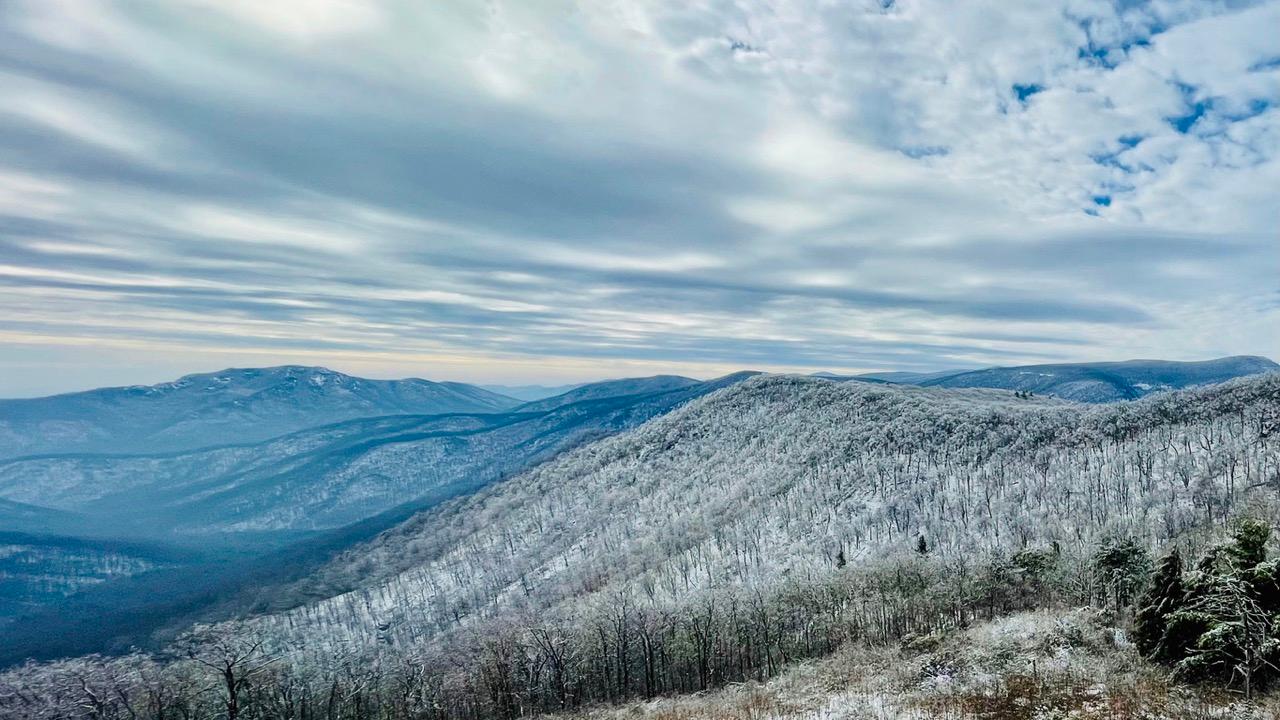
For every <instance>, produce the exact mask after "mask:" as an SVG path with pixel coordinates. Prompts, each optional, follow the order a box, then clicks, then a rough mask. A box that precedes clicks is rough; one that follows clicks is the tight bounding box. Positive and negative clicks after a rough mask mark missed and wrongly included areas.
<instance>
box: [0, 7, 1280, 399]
mask: <svg viewBox="0 0 1280 720" xmlns="http://www.w3.org/2000/svg"><path fill="white" fill-rule="evenodd" d="M0 98H3V101H2V102H0V395H2V396H20V395H35V394H43V393H48V392H54V391H61V390H70V389H78V388H84V387H91V386H96V385H102V384H118V383H133V382H156V381H160V380H165V379H170V378H171V377H174V376H176V375H180V374H183V373H186V372H194V371H203V370H214V369H218V368H221V367H226V366H235V365H238V366H246V365H267V364H281V363H305V364H323V365H328V366H330V367H333V368H335V369H339V370H344V371H348V372H353V373H362V374H366V375H372V376H378V377H387V376H405V375H416V376H421V377H428V378H433V379H457V380H475V381H555V382H559V381H567V380H578V379H583V380H585V379H595V378H600V377H611V376H621V375H638V374H652V373H655V372H679V373H684V374H690V375H695V376H703V377H705V376H711V375H716V374H720V373H722V372H727V371H730V370H734V369H739V368H755V369H763V370H805V371H808V370H818V369H826V370H849V371H852V370H870V369H906V370H932V369H941V368H950V367H972V366H981V365H993V364H1020V363H1033V362H1046V361H1052V360H1088V359H1126V358H1132V357H1162V358H1169V359H1203V358H1208V357H1214V356H1220V355H1228V354H1246V353H1248V354H1263V355H1270V356H1273V357H1276V356H1280V239H1278V236H1277V227H1278V224H1280V223H1278V221H1280V2H1261V3H1250V2H1208V1H1206V0H1187V1H1185V2H1179V1H1177V0H1163V1H1161V2H1154V3H1143V2H1133V1H1127V0H1126V1H1122V2H1114V3H1113V2H1100V1H1096V0H1037V1H1035V2H964V3H956V2H954V1H953V0H937V1H933V0H923V1H920V0H898V1H897V2H894V1H893V0H867V1H862V2H859V1H856V0H854V1H849V2H834V1H831V0H813V1H810V0H794V1H793V0H777V1H774V2H748V1H746V0H742V1H740V2H715V1H712V2H686V1H685V0H672V1H671V2H638V1H634V2H633V1H631V0H589V1H588V0H584V2H582V3H579V4H574V3H560V2H554V1H552V0H547V1H539V2H529V1H528V0H512V1H510V2H503V1H496V2H478V1H477V2H461V1H459V2H421V1H420V0H414V1H405V2H394V1H391V0H388V1H386V2H373V1H372V0H368V1H359V2H357V1H354V0H353V1H351V2H345V1H342V0H287V1H286V0H271V1H270V2H261V1H260V0H207V1H204V2H194V1H192V2H178V1H174V0H163V1H162V0H156V1H155V2H117V3H111V2H92V1H90V0H68V1H66V2H56V1H54V0H30V1H24V0H9V1H8V2H2V3H0Z"/></svg>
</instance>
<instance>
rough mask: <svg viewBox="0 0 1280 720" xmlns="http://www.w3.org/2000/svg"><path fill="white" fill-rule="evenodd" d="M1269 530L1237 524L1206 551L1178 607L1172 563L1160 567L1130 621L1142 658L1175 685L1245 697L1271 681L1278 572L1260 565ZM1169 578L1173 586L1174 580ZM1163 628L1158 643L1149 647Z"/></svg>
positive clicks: (1277, 642) (1277, 657) (1277, 644)
mask: <svg viewBox="0 0 1280 720" xmlns="http://www.w3.org/2000/svg"><path fill="white" fill-rule="evenodd" d="M1270 538H1271V527H1270V526H1269V525H1268V524H1266V523H1264V522H1261V521H1258V520H1251V519H1246V520H1242V521H1240V523H1239V524H1238V525H1237V526H1236V529H1235V532H1234V533H1233V535H1232V539H1231V542H1230V543H1228V544H1226V545H1221V546H1217V547H1213V548H1210V549H1209V551H1208V552H1206V553H1205V555H1204V557H1203V558H1201V559H1200V561H1199V562H1198V563H1197V564H1196V569H1195V570H1194V571H1193V572H1192V573H1191V574H1190V575H1189V576H1188V578H1187V581H1186V583H1185V586H1186V590H1185V592H1184V593H1183V595H1182V598H1181V600H1177V599H1176V594H1175V591H1176V590H1177V588H1178V586H1179V585H1181V584H1182V583H1181V578H1180V572H1175V565H1176V566H1178V567H1180V562H1181V561H1180V560H1177V561H1175V559H1173V558H1172V557H1171V556H1172V555H1173V553H1170V556H1166V557H1165V558H1164V559H1162V560H1161V563H1160V567H1159V568H1158V569H1157V570H1156V572H1155V573H1154V575H1153V578H1152V581H1151V585H1150V587H1149V589H1148V591H1147V593H1146V594H1145V595H1144V596H1143V602H1142V607H1141V608H1140V610H1139V612H1138V616H1137V618H1135V627H1134V638H1135V642H1136V643H1138V647H1139V649H1140V650H1142V651H1143V653H1144V654H1147V655H1148V656H1151V657H1154V658H1155V659H1158V660H1161V661H1164V662H1167V663H1170V664H1173V665H1174V671H1175V675H1176V677H1178V678H1179V679H1181V680H1185V681H1189V682H1204V681H1213V682H1218V683H1222V684H1224V685H1227V686H1229V687H1233V688H1237V689H1240V690H1242V691H1243V692H1244V693H1245V694H1246V695H1251V694H1252V693H1253V692H1254V691H1255V690H1256V689H1257V688H1259V687H1261V686H1263V685H1265V684H1266V683H1267V682H1268V681H1269V680H1271V679H1272V678H1273V677H1274V676H1275V674H1276V670H1277V661H1280V635H1277V629H1278V625H1280V618H1278V617H1277V609H1280V582H1278V578H1280V572H1278V569H1280V564H1278V563H1277V561H1274V560H1272V561H1268V560H1267V559H1266V556H1267V548H1266V546H1267V542H1268V541H1269V540H1270ZM1175 578H1177V580H1175ZM1161 622H1163V624H1164V629H1163V632H1162V634H1161V638H1160V641H1159V643H1158V644H1157V645H1156V646H1155V647H1154V648H1153V649H1150V650H1149V648H1151V645H1150V643H1151V639H1152V637H1153V635H1154V633H1155V631H1156V629H1157V628H1158V627H1159V625H1160V623H1161Z"/></svg>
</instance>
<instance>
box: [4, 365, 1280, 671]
mask: <svg viewBox="0 0 1280 720" xmlns="http://www.w3.org/2000/svg"><path fill="white" fill-rule="evenodd" d="M1276 370H1280V365H1276V364H1275V363H1273V362H1271V361H1270V360H1267V359H1265V358H1259V357H1232V358H1222V359H1218V360H1211V361H1206V362H1196V363H1180V362H1165V361H1152V360H1138V361H1130V362H1120V363H1082V364H1057V365H1031V366H1022V367H1010V368H990V369H985V370H955V371H947V372H938V373H901V372H889V373H870V374H865V375H861V376H856V377H851V376H843V375H834V374H831V373H819V374H816V376H817V378H821V379H822V380H825V381H827V382H822V381H821V380H819V379H814V380H810V381H808V382H812V383H816V384H817V385H819V386H822V385H831V384H839V385H844V384H845V383H846V381H856V382H852V383H849V384H850V385H851V386H853V385H865V384H868V383H869V384H874V385H876V386H884V387H883V388H882V389H885V390H895V391H896V390H899V389H902V388H893V387H891V386H894V385H919V386H925V388H932V387H936V388H944V389H950V388H994V389H997V390H1004V391H1018V392H1024V393H1034V394H1035V396H1037V398H1041V399H1039V400H1032V401H1031V404H1032V405H1040V404H1041V403H1046V404H1049V405H1053V406H1055V407H1057V406H1062V407H1077V408H1078V406H1072V405H1071V403H1068V402H1065V401H1068V400H1069V401H1083V402H1094V403H1098V402H1110V401H1114V400H1127V399H1134V398H1139V397H1142V396H1144V395H1147V394H1150V393H1154V392H1156V391H1160V390H1173V389H1178V388H1185V387H1189V386H1195V385H1206V384H1211V383H1217V382H1220V381H1223V380H1228V379H1231V378H1235V377H1239V376H1244V375H1255V374H1259V373H1266V372H1270V371H1276ZM755 374H758V373H749V372H744V373H735V374H733V375H729V376H725V377H723V378H718V379H716V380H710V381H699V380H695V379H692V378H687V377H681V376H675V375H659V376H653V377H647V378H628V379H621V380H610V381H605V382H598V383H589V384H585V385H580V386H574V387H572V388H571V389H568V390H566V391H565V392H562V393H559V394H557V395H553V396H550V397H537V398H534V399H531V400H528V401H525V402H521V400H520V399H517V398H516V397H513V396H508V395H505V394H500V393H495V392H493V391H492V390H490V389H485V388H481V387H477V386H474V385H466V384H462V383H437V382H429V381H426V380H416V379H411V380H396V381H383V380H367V379H363V378H356V377H352V376H349V375H344V374H342V373H337V372H333V371H330V370H326V369H324V368H311V367H299V366H286V367H276V368H262V369H235V370H225V371H222V372H219V373H208V374H200V375H189V376H187V377H184V378H182V379H180V380H178V381H175V382H171V383H164V384H160V385H155V386H137V387H126V388H106V389H101V390H93V391H88V392H82V393H72V394H68V395H59V396H54V397H49V398H37V399H31V400H5V401H0V533H3V532H8V533H11V534H21V535H22V537H21V541H20V542H19V541H16V540H15V541H14V542H13V543H10V544H11V545H12V547H14V548H18V549H17V550H14V551H13V553H11V554H12V555H13V558H14V559H13V561H12V562H10V563H9V565H8V566H7V567H8V568H9V569H8V570H5V569H4V568H0V572H4V573H7V575H5V576H4V582H0V625H4V624H5V619H6V618H5V615H6V614H7V615H8V619H10V620H12V619H14V618H15V617H16V616H17V615H18V614H19V613H20V612H29V611H33V610H34V611H40V612H44V613H45V614H44V615H42V617H43V620H41V621H40V622H34V621H33V623H18V624H16V625H15V624H10V627H11V630H12V629H13V628H25V629H28V630H30V631H31V632H30V635H29V636H25V639H24V640H23V643H22V644H21V647H24V648H32V647H38V646H40V645H41V643H47V637H46V635H45V634H44V632H43V630H42V628H45V627H47V623H49V622H54V621H55V620H56V619H57V618H58V617H59V616H60V614H61V613H64V612H67V613H70V614H69V615H68V617H72V618H78V619H77V620H75V622H77V623H80V624H78V625H76V629H75V630H74V631H67V632H66V633H63V635H66V636H67V637H72V638H73V639H74V638H80V639H83V640H84V643H85V644H84V645H83V647H82V646H80V645H75V643H72V645H75V647H72V645H65V644H64V645H65V647H63V649H64V650H69V651H77V652H78V651H80V650H82V649H84V648H91V647H92V646H93V642H95V641H94V638H95V637H98V635H95V633H97V632H99V630H98V626H101V632H103V633H107V632H114V631H112V630H111V627H110V626H111V623H108V622H107V621H106V620H105V619H104V618H105V617H106V615H104V614H103V613H104V612H106V610H105V609H110V608H116V607H119V606H122V605H127V606H128V607H131V608H134V609H133V610H131V611H130V612H132V613H133V614H132V615H129V617H130V618H132V619H131V620H128V621H127V622H126V621H122V622H126V624H127V623H138V624H140V625H146V624H147V623H151V622H152V621H151V620H150V619H149V618H151V617H152V616H153V615H154V616H155V618H157V622H158V621H160V620H162V619H163V618H164V617H166V612H169V611H165V610H162V609H157V608H156V607H154V606H153V603H155V602H169V601H173V602H179V604H183V603H185V604H184V605H183V607H185V608H187V610H184V611H183V612H187V611H188V610H190V609H191V608H198V607H203V606H204V605H202V603H207V602H211V601H210V600H208V598H207V597H206V598H205V599H202V600H197V599H194V598H193V597H191V596H190V595H189V588H188V586H190V588H200V589H201V592H205V591H206V590H208V591H209V592H210V593H213V595H216V596H217V597H218V598H221V600H219V601H220V602H221V601H225V600H226V598H227V597H228V593H230V595H231V596H237V593H239V592H241V591H240V590H238V589H236V588H239V587H240V586H241V585H243V584H244V583H246V582H258V581H262V582H266V581H268V580H270V581H271V582H276V581H279V580H280V576H281V573H283V574H284V575H290V574H294V573H299V572H304V571H305V570H306V569H307V568H310V567H314V566H315V564H316V563H318V562H323V561H324V560H326V559H327V558H329V557H331V556H332V555H333V553H336V552H341V551H342V550H344V549H346V548H348V547H352V546H353V545H355V544H356V543H359V542H361V541H364V540H367V539H369V538H371V537H373V536H374V535H376V534H377V533H379V532H382V531H384V530H387V529H389V528H393V527H395V526H396V525H397V524H398V523H401V522H402V521H404V520H406V519H407V518H409V517H411V516H413V515H414V514H415V513H420V512H422V511H424V510H428V509H430V508H433V507H436V506H438V505H441V504H442V503H445V502H447V501H451V500H455V499H457V498H465V497H467V496H470V495H472V494H474V493H476V492H478V491H482V490H484V489H485V488H488V487H491V486H494V485H495V484H497V483H499V481H502V480H505V479H507V478H510V477H512V476H516V475H519V474H520V473H522V472H525V471H528V470H529V469H530V468H534V467H537V466H539V465H541V464H543V463H546V462H556V461H557V458H560V457H561V456H563V455H564V453H565V452H566V451H568V450H572V449H575V448H583V447H588V446H590V447H599V448H608V447H611V446H609V445H606V444H597V443H596V441H598V440H601V439H603V438H606V437H609V436H611V435H614V434H617V433H619V432H622V431H626V430H629V429H631V428H635V427H637V426H639V425H642V424H644V423H646V422H647V421H649V420H651V419H654V418H657V417H660V416H664V415H666V414H668V413H670V412H671V411H673V410H675V409H676V408H679V407H682V406H684V405H686V404H688V403H689V401H691V400H693V399H696V398H700V397H703V396H705V395H709V394H711V393H713V392H715V391H717V390H720V389H722V388H727V387H728V386H731V385H736V384H738V383H739V382H740V381H742V380H744V379H746V378H748V377H750V376H752V375H755ZM753 387H759V388H766V387H775V386H773V385H768V384H764V385H754V386H753ZM776 387H785V385H777V386H776ZM805 387H808V386H805ZM508 389H511V388H508ZM547 390H551V388H542V390H541V391H537V390H533V389H530V388H527V387H526V388H523V389H522V390H520V394H523V395H526V396H528V395H530V394H538V393H539V392H542V391H547ZM910 391H911V392H913V393H921V394H920V395H918V396H916V395H913V396H911V397H921V398H928V397H932V396H933V395H935V394H936V395H938V396H939V397H950V398H953V399H956V400H957V401H963V402H966V403H967V402H971V401H972V402H977V401H978V400H981V402H983V403H986V402H996V403H1013V404H1015V405H1018V404H1020V405H1025V404H1027V399H1026V398H1014V397H1013V396H1012V395H1011V394H1008V393H1007V392H992V391H989V390H973V391H970V390H963V391H962V392H960V393H943V392H941V391H939V392H937V393H933V392H931V391H930V390H928V389H919V390H917V389H911V390H910ZM815 392H816V391H815ZM971 396H972V397H971ZM1050 396H1052V397H1054V398H1057V399H1044V398H1048V397H1050ZM737 397H739V398H740V399H741V400H742V401H743V403H747V400H749V399H750V398H751V397H754V394H746V395H739V396H737ZM760 397H761V402H762V403H763V404H762V405H761V407H762V408H764V407H766V406H768V402H765V400H768V396H767V394H766V395H761V396H760ZM833 397H836V396H833ZM839 397H843V396H839ZM975 398H976V399H975ZM770 402H771V400H770ZM736 412H754V411H753V410H751V408H750V407H749V403H747V404H744V405H741V406H740V407H739V408H738V409H737V410H736ZM761 422H764V421H761ZM685 430H688V431H689V432H696V433H698V434H706V435H707V436H708V437H710V436H714V435H717V434H719V433H720V432H721V430H720V429H719V428H718V426H716V425H715V424H714V423H712V424H708V425H706V426H705V427H700V428H693V429H689V428H686V429H685ZM685 430H681V432H684V431H685ZM650 435H652V432H650ZM655 443H656V444H655V447H661V446H662V443H660V442H658V441H657V440H656V439H655ZM645 452H646V453H647V452H648V451H645ZM643 456H644V454H642V455H641V456H638V457H643ZM709 462H711V464H713V465H714V464H716V463H719V462H721V460H715V461H709ZM624 464H625V463H624ZM691 467H692V466H691ZM108 538H109V539H110V540H107V539H108ZM136 541H142V542H144V543H145V546H144V545H138V544H136ZM197 545H199V546H204V547H205V549H204V550H202V551H201V552H204V553H211V554H206V555H201V556H200V557H196V556H195V555H192V554H190V551H188V550H183V552H178V553H177V554H175V555H173V556H168V555H164V554H163V553H162V552H160V550H166V549H168V548H170V547H171V546H172V547H173V549H174V550H175V551H177V550H182V549H183V547H186V548H190V547H194V546H197ZM184 553H187V554H184ZM218 558H221V559H218ZM202 563H203V565H202ZM209 563H213V564H217V563H223V564H222V565H218V569H216V570H214V569H209V568H210V565H209ZM130 576H134V577H133V578H132V579H131V578H130ZM151 577H155V578H157V579H154V580H148V579H147V578H151ZM352 577H355V575H352ZM50 578H56V580H57V582H56V583H53V584H50V582H49V579H50ZM135 580H136V582H135ZM326 582H327V581H326ZM344 582H345V581H344ZM148 583H151V584H148ZM237 583H238V584H237ZM120 587H123V588H125V590H123V591H119V592H118V591H117V588H120ZM210 588H218V589H217V591H216V592H214V591H213V590H210ZM227 588H231V589H230V590H228V589H227ZM120 592H123V593H125V595H128V596H129V598H131V599H130V600H129V601H128V602H125V601H124V600H122V599H121V596H120ZM191 592H194V591H191ZM63 596H75V597H81V596H85V597H87V598H89V599H86V600H85V601H84V603H83V604H82V605H81V606H80V607H81V609H80V610H78V611H76V612H71V611H69V610H67V609H66V606H64V605H62V604H60V603H62V602H63V600H59V598H62V597H63ZM175 598H176V599H175ZM264 602H265V601H264ZM130 603H132V604H130ZM42 623H43V624H42ZM24 632H25V630H24ZM15 638H16V636H15ZM15 641H16V640H15ZM77 642H79V640H77ZM3 644H5V638H4V637H3V636H0V645H3ZM15 647H18V645H15ZM17 652H18V653H19V654H21V653H22V652H28V651H27V650H21V651H17ZM49 652H54V651H53V650H50V651H49Z"/></svg>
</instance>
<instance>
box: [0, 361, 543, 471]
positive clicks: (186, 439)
mask: <svg viewBox="0 0 1280 720" xmlns="http://www.w3.org/2000/svg"><path fill="white" fill-rule="evenodd" d="M518 403H519V401H517V400H515V399H514V398H509V397H506V396H503V395H498V394H496V393H492V392H489V391H487V390H483V389H481V388H478V387H475V386H473V385H465V384H462V383H437V382H430V381H427V380H417V379H410V380H368V379H365V378H358V377H353V376H350V375H344V374H342V373H339V372H334V371H332V370H328V369H325V368H318V367H301V366H296V365H288V366H282V367H272V368H248V369H228V370H223V371H221V372H216V373H204V374H198V375H187V376H185V377H182V378H180V379H178V380H175V381H173V382H168V383H162V384H160V385H145V386H132V387H117V388H101V389H98V390H89V391H87V392H79V393H70V394H66V395H54V396H51V397H44V398H32V399H23V400H0V458H5V457H17V456H22V455H39V454H50V453H59V454H65V453H89V452H92V453H156V452H175V451H181V450H191V449H195V448H200V447H207V446H209V445H215V444H216V445H226V444H230V443H247V442H255V441H260V440H266V439H268V438H272V437H276V436H279V435H284V434H286V433H289V432H293V431H296V430H301V429H303V428H307V427H315V426H318V425H325V424H329V423H335V422H341V421H343V420H351V419H355V418H364V417H377V416H381V415H428V414H438V413H487V412H501V411H504V410H508V409H510V408H512V407H514V406H515V405H517V404H518Z"/></svg>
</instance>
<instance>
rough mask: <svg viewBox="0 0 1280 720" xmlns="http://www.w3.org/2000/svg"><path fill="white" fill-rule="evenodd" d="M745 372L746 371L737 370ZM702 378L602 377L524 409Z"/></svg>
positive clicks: (634, 392)
mask: <svg viewBox="0 0 1280 720" xmlns="http://www.w3.org/2000/svg"><path fill="white" fill-rule="evenodd" d="M737 374H738V375H744V376H745V374H746V373H737ZM699 382H700V381H698V380H694V379H693V378H687V377H681V376H679V375H654V376H653V377H644V378H625V379H622V380H603V381H601V382H597V383H590V384H588V385H581V386H579V387H576V388H574V389H572V390H569V391H568V392H564V393H561V394H559V395H554V396H552V397H548V398H543V399H540V400H534V401H532V402H527V403H525V404H523V405H521V406H520V407H519V408H518V410H520V411H522V412H544V411H546V410H551V409H553V408H557V407H560V406H561V405H568V404H570V403H575V402H582V401H583V400H600V399H603V398H612V397H623V396H626V395H644V394H647V393H655V392H666V391H668V390H679V389H682V388H687V387H692V386H694V385H697V384H699Z"/></svg>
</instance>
